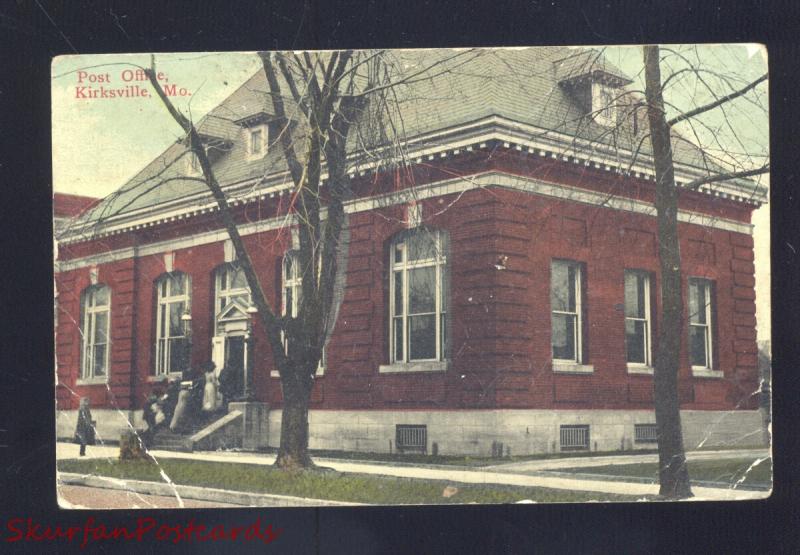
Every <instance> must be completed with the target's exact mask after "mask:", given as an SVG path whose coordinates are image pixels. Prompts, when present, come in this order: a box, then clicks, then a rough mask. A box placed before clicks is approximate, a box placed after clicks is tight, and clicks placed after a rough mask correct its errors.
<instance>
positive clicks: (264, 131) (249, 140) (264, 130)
mask: <svg viewBox="0 0 800 555" xmlns="http://www.w3.org/2000/svg"><path fill="white" fill-rule="evenodd" d="M244 132H245V143H246V144H245V147H246V149H247V159H248V160H256V159H259V158H263V157H264V156H265V155H266V153H267V144H268V142H267V141H268V139H269V137H268V135H269V129H268V127H267V124H261V125H253V126H251V127H245V129H244ZM259 132H260V133H261V144H260V145H259V147H260V148H259V150H258V151H255V150H254V149H253V135H254V134H255V133H259Z"/></svg>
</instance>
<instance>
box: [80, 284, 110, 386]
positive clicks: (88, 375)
mask: <svg viewBox="0 0 800 555" xmlns="http://www.w3.org/2000/svg"><path fill="white" fill-rule="evenodd" d="M100 290H105V291H106V292H107V294H108V302H107V303H106V304H104V305H98V304H97V301H96V294H97V292H98V291H100ZM81 309H82V317H83V321H82V326H81V334H82V337H81V371H80V377H79V379H78V381H79V382H83V383H88V382H98V383H105V382H107V381H108V375H109V360H110V356H109V353H110V352H111V288H110V287H108V286H107V285H104V284H97V285H92V286H90V287H88V288H86V289H85V290H84V292H83V295H82V298H81ZM102 313H105V314H106V330H105V337H106V342H105V343H102V345H105V354H104V360H103V374H101V375H95V369H94V350H95V347H96V346H98V345H101V343H97V342H96V341H95V339H96V333H95V332H96V331H97V317H98V315H99V314H102Z"/></svg>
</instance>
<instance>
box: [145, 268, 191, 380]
mask: <svg viewBox="0 0 800 555" xmlns="http://www.w3.org/2000/svg"><path fill="white" fill-rule="evenodd" d="M170 277H171V278H178V277H179V278H181V279H183V281H184V284H183V287H184V289H183V291H184V292H183V293H182V294H178V295H173V294H172V291H171V289H172V280H171V279H169V278H170ZM164 283H166V293H165V294H164V293H162V289H163V288H162V284H164ZM155 286H156V349H155V355H156V358H155V364H154V365H153V368H154V372H153V373H154V374H155V376H156V377H158V376H169V375H171V374H175V375H177V374H179V373H180V372H177V371H176V372H171V373H170V372H169V368H170V363H171V357H172V343H171V342H170V339H176V338H179V337H180V338H183V339H187V335H186V332H185V330H181V331H182V332H183V333H182V335H174V336H172V335H169V324H168V322H165V318H164V316H163V315H164V314H166V320H168V319H169V305H172V304H175V303H180V302H182V303H184V312H185V311H189V312H191V294H190V293H191V287H192V280H191V279H190V277H189V275H188V274H185V273H183V272H171V273H169V274H165V275H163V276H161V277H160V278H158V279H157V280H156V282H155ZM162 307H166V308H165V309H164V310H163V311H162ZM165 324H166V327H165ZM181 327H183V326H181ZM164 350H165V352H163V356H162V351H164ZM162 362H163V364H162Z"/></svg>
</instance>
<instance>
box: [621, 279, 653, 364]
mask: <svg viewBox="0 0 800 555" xmlns="http://www.w3.org/2000/svg"><path fill="white" fill-rule="evenodd" d="M650 310H651V309H650V275H649V274H648V273H646V272H640V271H634V270H626V271H625V347H626V350H627V354H628V364H633V365H639V366H650V365H651V356H652V355H651V353H652V348H651V341H650V337H651V333H652V330H651V328H652V326H651V324H650V322H651V315H650Z"/></svg>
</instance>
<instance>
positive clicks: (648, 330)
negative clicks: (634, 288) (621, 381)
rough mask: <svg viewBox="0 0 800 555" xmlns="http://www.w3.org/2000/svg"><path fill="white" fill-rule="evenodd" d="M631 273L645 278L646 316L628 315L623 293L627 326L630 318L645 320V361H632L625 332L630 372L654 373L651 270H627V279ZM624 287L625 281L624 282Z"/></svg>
mask: <svg viewBox="0 0 800 555" xmlns="http://www.w3.org/2000/svg"><path fill="white" fill-rule="evenodd" d="M629 275H632V276H636V277H642V278H644V318H638V317H633V316H628V315H627V310H626V309H627V307H624V301H625V298H624V295H623V307H624V308H623V313H624V315H625V326H626V328H627V323H628V320H632V321H636V322H644V344H645V347H644V362H630V361H628V360H627V358H628V343H627V331H626V332H625V337H626V341H625V359H626V362H627V364H628V372H629V373H630V374H652V373H653V317H652V304H653V303H652V296H651V294H650V281H651V279H652V278H651V275H650V272H647V271H645V270H625V274H624V278H623V279H627V277H628V276H629ZM623 287H624V282H623Z"/></svg>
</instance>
